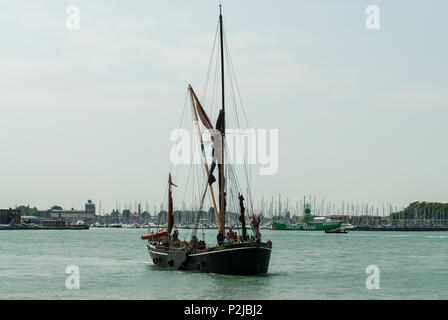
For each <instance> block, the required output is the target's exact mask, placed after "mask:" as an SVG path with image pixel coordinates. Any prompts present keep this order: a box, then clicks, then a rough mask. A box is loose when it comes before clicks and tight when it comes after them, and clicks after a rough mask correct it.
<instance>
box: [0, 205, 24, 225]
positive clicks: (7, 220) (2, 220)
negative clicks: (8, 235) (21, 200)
mask: <svg viewBox="0 0 448 320" xmlns="http://www.w3.org/2000/svg"><path fill="white" fill-rule="evenodd" d="M13 223H20V210H17V209H11V208H9V209H0V224H13Z"/></svg>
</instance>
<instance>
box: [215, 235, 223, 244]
mask: <svg viewBox="0 0 448 320" xmlns="http://www.w3.org/2000/svg"><path fill="white" fill-rule="evenodd" d="M216 240H218V245H222V244H223V243H224V236H223V235H222V234H221V232H218V235H217V236H216Z"/></svg>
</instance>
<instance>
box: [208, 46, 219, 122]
mask: <svg viewBox="0 0 448 320" xmlns="http://www.w3.org/2000/svg"><path fill="white" fill-rule="evenodd" d="M219 48H220V43H219V42H218V48H217V50H216V59H215V76H214V79H213V87H212V88H213V90H212V96H211V101H210V113H209V114H210V119H213V110H214V106H215V105H217V102H216V101H215V100H217V97H218V95H217V89H216V87H217V86H218V70H219V69H218V62H219Z"/></svg>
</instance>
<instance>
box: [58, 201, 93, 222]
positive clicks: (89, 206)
mask: <svg viewBox="0 0 448 320" xmlns="http://www.w3.org/2000/svg"><path fill="white" fill-rule="evenodd" d="M50 218H51V219H57V218H58V219H62V220H64V221H66V222H71V223H73V222H74V223H76V222H78V221H83V222H85V223H87V224H93V223H95V221H96V216H95V204H94V203H92V200H87V203H86V204H85V210H75V209H71V210H53V209H52V210H51V211H50Z"/></svg>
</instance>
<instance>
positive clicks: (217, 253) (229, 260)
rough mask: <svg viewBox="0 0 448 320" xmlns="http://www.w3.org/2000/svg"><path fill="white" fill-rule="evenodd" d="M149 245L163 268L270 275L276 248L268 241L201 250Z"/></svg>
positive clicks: (154, 261)
mask: <svg viewBox="0 0 448 320" xmlns="http://www.w3.org/2000/svg"><path fill="white" fill-rule="evenodd" d="M147 247H148V252H149V255H150V256H151V259H152V261H153V263H154V264H155V265H157V266H159V267H161V268H168V269H178V270H197V271H200V272H207V273H220V274H234V275H259V274H266V273H267V272H268V268H269V261H270V258H271V251H272V247H270V246H268V245H266V244H265V243H245V244H235V245H226V246H222V247H213V248H209V249H205V250H197V251H188V250H187V249H186V248H177V249H173V248H164V247H157V246H155V245H153V244H151V243H149V242H148V245H147Z"/></svg>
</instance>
